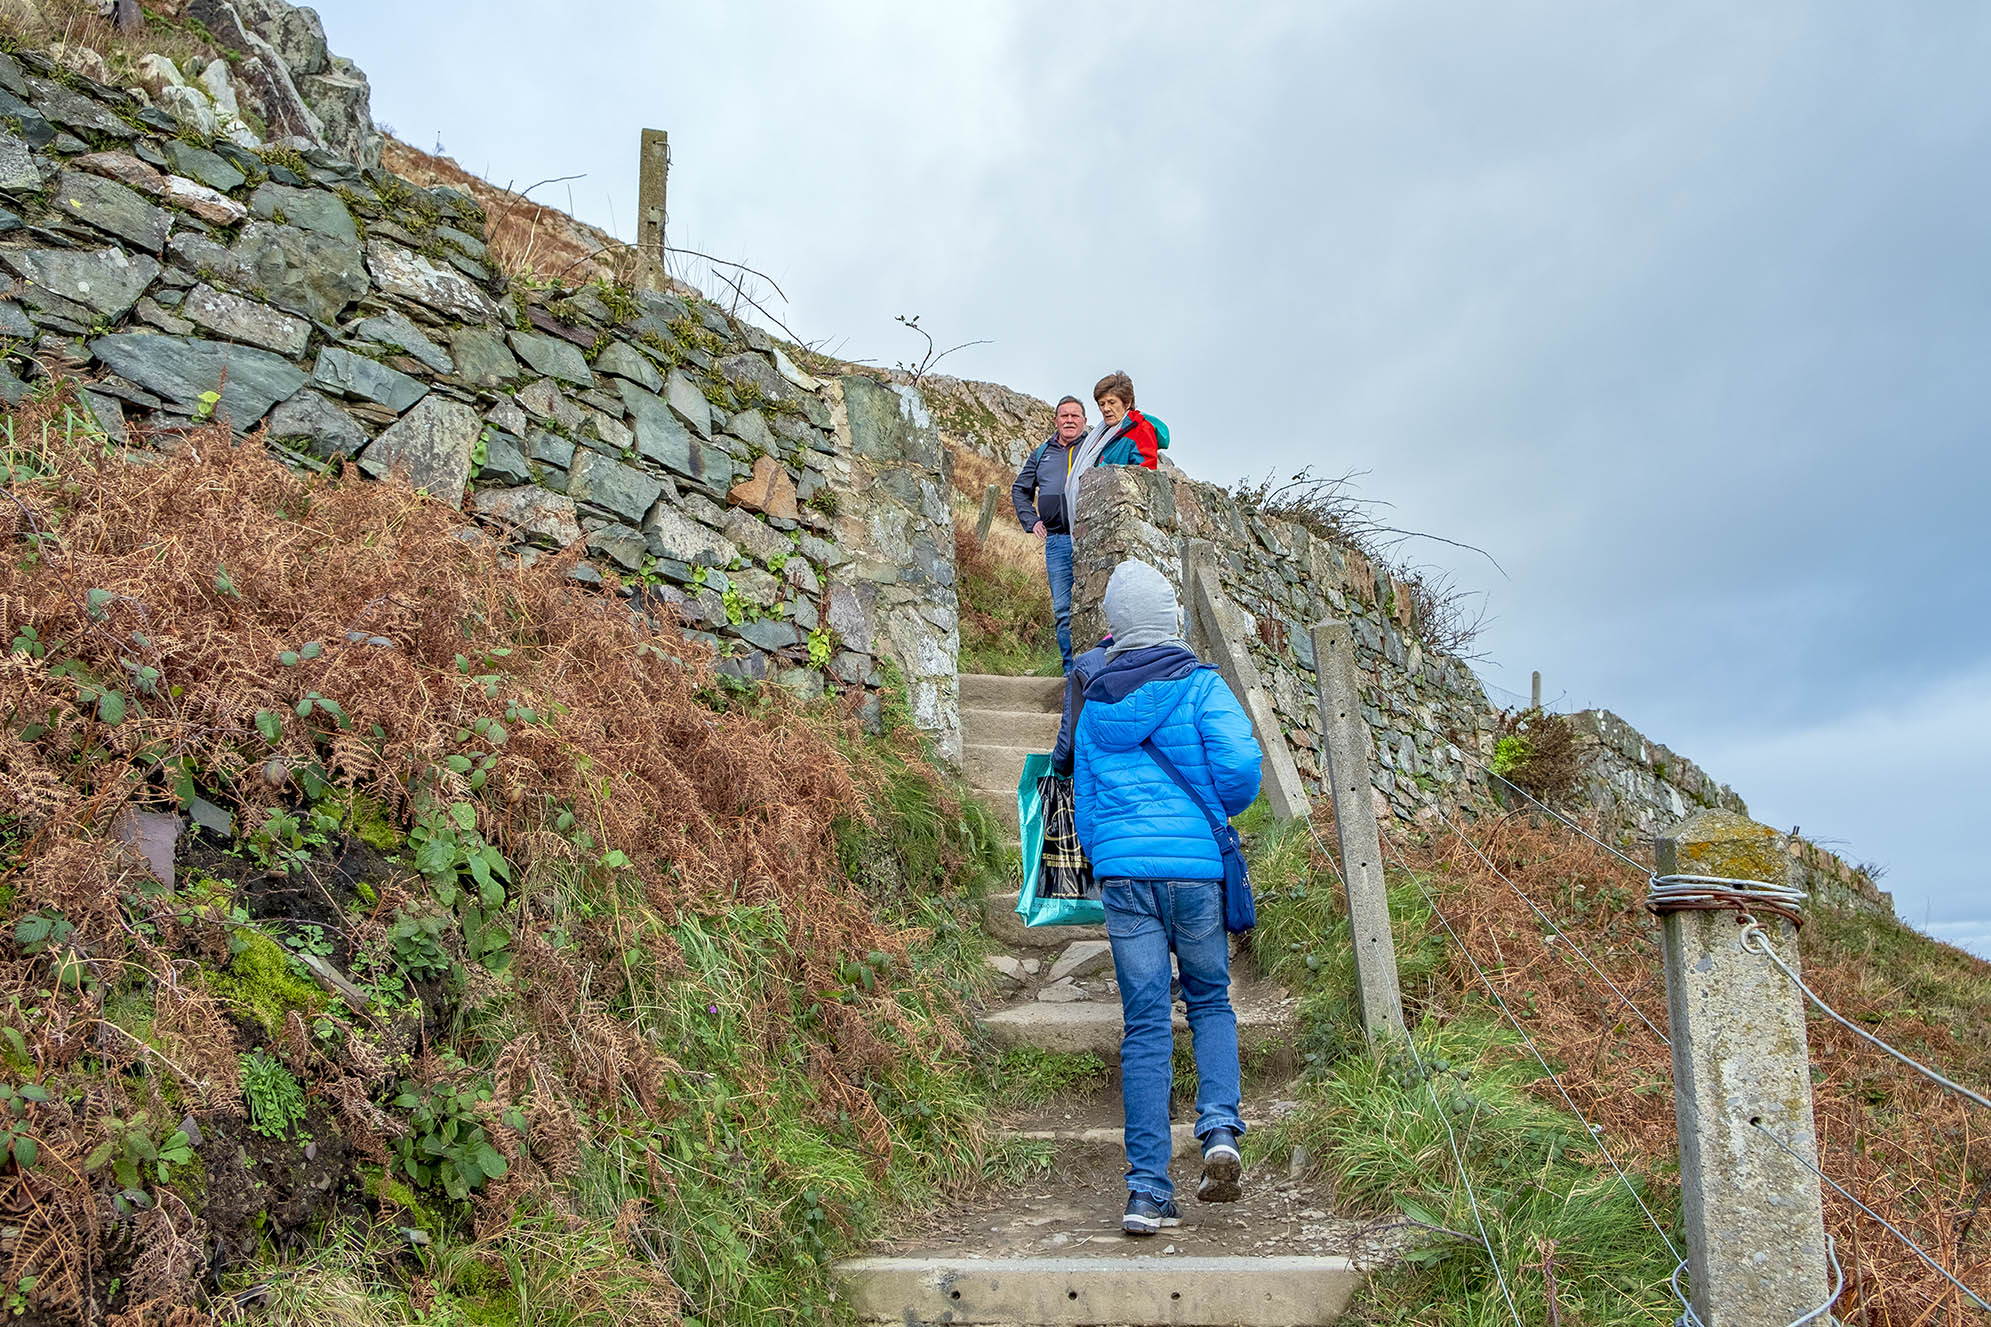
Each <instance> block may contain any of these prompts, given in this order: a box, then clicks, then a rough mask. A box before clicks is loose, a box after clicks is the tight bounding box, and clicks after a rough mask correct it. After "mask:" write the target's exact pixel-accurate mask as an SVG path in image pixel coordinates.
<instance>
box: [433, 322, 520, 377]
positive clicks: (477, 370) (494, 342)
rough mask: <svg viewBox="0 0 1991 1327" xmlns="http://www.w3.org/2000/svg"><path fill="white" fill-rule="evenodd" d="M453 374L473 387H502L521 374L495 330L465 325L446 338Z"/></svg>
mask: <svg viewBox="0 0 1991 1327" xmlns="http://www.w3.org/2000/svg"><path fill="white" fill-rule="evenodd" d="M449 354H450V358H451V359H453V360H455V361H456V376H457V377H458V378H460V379H462V380H463V381H464V382H467V383H469V384H471V385H472V386H474V387H502V386H503V385H504V384H506V383H508V382H510V381H512V380H513V379H514V378H517V377H519V376H520V375H521V374H523V373H524V370H523V369H521V368H520V367H519V362H518V360H516V359H514V358H513V357H512V352H511V351H510V350H508V349H506V348H505V343H504V341H503V340H502V339H501V338H500V337H499V336H498V334H497V333H496V332H493V331H489V330H487V329H485V328H482V327H465V328H461V329H459V330H458V331H456V332H455V333H453V334H452V335H451V336H450V338H449Z"/></svg>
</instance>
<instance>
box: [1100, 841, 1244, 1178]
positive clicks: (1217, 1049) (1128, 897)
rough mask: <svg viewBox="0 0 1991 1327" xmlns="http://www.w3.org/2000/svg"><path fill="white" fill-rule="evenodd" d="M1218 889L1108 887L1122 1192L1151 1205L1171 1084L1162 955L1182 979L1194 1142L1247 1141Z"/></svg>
mask: <svg viewBox="0 0 1991 1327" xmlns="http://www.w3.org/2000/svg"><path fill="white" fill-rule="evenodd" d="M1223 889H1224V886H1223V882H1222V881H1221V880H1106V881H1102V882H1101V886H1100V897H1101V900H1102V901H1103V902H1104V903H1105V905H1106V934H1107V937H1108V939H1110V940H1111V941H1112V944H1113V976H1114V978H1115V979H1116V980H1117V981H1118V982H1119V983H1120V1012H1121V1016H1122V1018H1123V1020H1124V1023H1125V1029H1124V1031H1123V1032H1122V1033H1121V1036H1120V1099H1121V1104H1122V1106H1123V1107H1124V1108H1125V1111H1126V1116H1127V1130H1126V1141H1127V1187H1128V1188H1129V1189H1133V1190H1137V1191H1139V1192H1141V1193H1145V1194H1149V1195H1151V1196H1153V1197H1155V1198H1157V1199H1165V1198H1168V1197H1170V1196H1172V1195H1173V1193H1174V1192H1175V1186H1174V1185H1172V1184H1170V1183H1169V1179H1168V1158H1169V1153H1170V1150H1171V1149H1170V1147H1169V1137H1168V1090H1169V1086H1170V1084H1171V1083H1172V1082H1173V1081H1174V1076H1175V1075H1174V1065H1173V1064H1172V1063H1171V1059H1172V1056H1173V1054H1174V1051H1175V1035H1174V1029H1172V1028H1171V1027H1170V1026H1169V1016H1170V1012H1171V1001H1170V998H1169V993H1168V981H1169V972H1168V955H1169V951H1170V950H1174V951H1175V961H1176V966H1177V967H1179V968H1180V969H1181V970H1182V999H1183V1002H1184V1003H1185V1004H1187V1005H1188V1006H1189V1034H1190V1037H1191V1039H1192V1040H1193V1042H1194V1045H1195V1050H1196V1137H1197V1138H1199V1139H1201V1138H1207V1137H1209V1135H1210V1133H1211V1131H1212V1130H1215V1129H1229V1130H1231V1131H1232V1132H1233V1133H1236V1134H1238V1135H1240V1136H1242V1135H1243V1133H1244V1117H1243V1115H1241V1114H1240V1113H1239V1105H1240V1103H1239V1098H1240V1097H1241V1096H1242V1095H1243V1088H1242V1087H1241V1085H1240V1083H1239V1079H1240V1076H1241V1075H1240V1071H1239V1068H1238V1054H1237V1015H1236V1014H1235V1013H1233V1012H1232V1011H1231V998H1230V984H1231V971H1230V965H1231V956H1230V941H1229V939H1228V937H1226V936H1225V934H1224V900H1223Z"/></svg>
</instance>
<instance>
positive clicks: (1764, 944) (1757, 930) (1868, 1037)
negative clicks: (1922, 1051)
mask: <svg viewBox="0 0 1991 1327" xmlns="http://www.w3.org/2000/svg"><path fill="white" fill-rule="evenodd" d="M1742 947H1743V948H1744V949H1746V950H1748V951H1749V952H1750V953H1752V954H1761V955H1762V956H1763V957H1764V958H1767V959H1769V960H1770V962H1772V963H1774V964H1776V965H1777V967H1778V968H1779V969H1781V970H1782V972H1783V974H1784V975H1785V976H1786V977H1789V978H1790V979H1791V981H1792V982H1793V983H1794V984H1795V985H1796V986H1797V988H1798V989H1799V990H1800V991H1803V992H1804V993H1805V995H1806V997H1807V998H1809V999H1810V1001H1811V1002H1812V1003H1813V1004H1815V1005H1817V1006H1818V1008H1819V1009H1820V1010H1821V1011H1822V1012H1823V1013H1824V1014H1825V1015H1826V1016H1827V1017H1829V1018H1831V1019H1832V1021H1833V1022H1835V1023H1837V1024H1838V1025H1839V1026H1840V1027H1842V1028H1845V1029H1846V1030H1847V1031H1848V1032H1851V1033H1853V1034H1854V1035H1855V1036H1857V1037H1859V1038H1861V1039H1862V1040H1864V1041H1866V1042H1869V1043H1871V1044H1872V1045H1874V1046H1876V1047H1878V1048H1879V1049H1881V1050H1883V1051H1886V1052H1887V1053H1888V1054H1889V1055H1892V1056H1893V1057H1894V1058H1895V1059H1897V1060H1899V1061H1901V1063H1903V1064H1905V1065H1907V1066H1908V1067H1909V1068H1910V1069H1913V1070H1914V1071H1915V1072H1917V1073H1919V1074H1921V1075H1922V1076H1923V1077H1924V1078H1927V1079H1928V1080H1929V1081H1931V1082H1933V1083H1936V1084H1937V1085H1939V1086H1941V1087H1945V1088H1948V1089H1949V1090H1950V1091H1952V1092H1954V1093H1956V1094H1957V1095H1958V1096H1960V1097H1963V1098H1965V1099H1967V1100H1970V1101H1974V1102H1976V1103H1977V1104H1978V1105H1980V1106H1982V1107H1984V1108H1985V1109H1986V1110H1991V1100H1986V1099H1985V1098H1984V1097H1983V1096H1981V1095H1979V1094H1978V1093H1976V1092H1973V1091H1971V1090H1970V1089H1969V1088H1967V1087H1965V1086H1964V1085H1963V1084H1961V1083H1958V1082H1955V1081H1953V1080H1951V1079H1948V1078H1945V1077H1943V1076H1942V1075H1941V1074H1939V1073H1937V1072H1936V1071H1935V1070H1934V1069H1931V1068H1930V1067H1929V1066H1928V1065H1926V1064H1923V1063H1922V1062H1921V1061H1920V1060H1917V1059H1914V1058H1912V1057H1911V1056H1908V1055H1906V1054H1903V1053H1902V1052H1901V1051H1898V1050H1896V1049H1894V1047H1892V1046H1890V1045H1888V1044H1887V1043H1886V1042H1884V1041H1882V1040H1881V1039H1880V1038H1879V1037H1876V1036H1875V1035H1874V1034H1873V1033H1871V1032H1868V1031H1867V1030H1866V1029H1864V1028H1861V1027H1857V1026H1855V1025H1854V1024H1852V1023H1850V1022H1848V1021H1847V1019H1846V1016H1845V1015H1844V1014H1841V1013H1840V1012H1839V1011H1838V1010H1837V1009H1834V1008H1833V1007H1832V1006H1831V1005H1829V1004H1827V1003H1825V1001H1824V1000H1823V999H1822V998H1820V996H1819V994H1818V992H1817V991H1814V990H1812V989H1811V987H1809V986H1807V985H1806V984H1805V981H1804V978H1802V977H1800V976H1798V975H1797V973H1796V972H1795V971H1793V970H1792V969H1791V966H1790V965H1789V964H1788V963H1786V962H1784V961H1783V960H1782V959H1780V958H1778V957H1777V952H1776V950H1774V949H1772V948H1771V947H1770V937H1769V936H1768V935H1767V934H1765V933H1764V931H1763V928H1762V927H1760V926H1750V927H1748V928H1746V929H1745V930H1744V931H1743V932H1742Z"/></svg>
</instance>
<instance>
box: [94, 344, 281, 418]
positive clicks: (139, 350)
mask: <svg viewBox="0 0 1991 1327" xmlns="http://www.w3.org/2000/svg"><path fill="white" fill-rule="evenodd" d="M90 353H91V354H92V355H93V356H95V357H96V359H97V361H98V362H99V363H101V364H103V365H105V366H106V367H108V368H109V369H110V370H111V371H112V372H113V373H116V374H118V375H119V376H120V377H123V378H129V379H130V380H131V381H132V382H134V383H137V384H138V385H139V386H140V387H143V388H144V389H145V390H146V391H148V392H152V393H155V394H156V395H158V396H160V397H163V398H164V399H166V400H168V401H171V402H173V403H174V404H176V405H178V406H179V407H180V408H181V409H183V410H185V411H186V412H187V413H189V414H192V413H194V412H195V411H197V410H198V409H200V407H201V400H200V396H201V393H202V392H212V391H219V392H220V393H221V402H220V404H219V405H218V406H217V407H216V408H215V412H214V413H215V415H216V416H217V417H218V418H225V419H226V420H227V421H228V422H229V424H230V425H231V426H232V427H234V428H235V429H236V430H237V431H238V432H246V431H247V430H248V429H250V428H252V427H254V426H255V424H256V422H257V421H258V420H260V419H261V418H262V417H263V416H264V415H266V414H268V413H269V410H270V407H271V406H273V405H275V404H276V403H277V402H278V401H282V400H286V399H288V398H289V397H290V396H292V395H293V394H295V393H296V391H297V390H298V388H300V387H302V386H304V384H305V382H306V381H307V379H306V378H305V376H304V372H303V370H301V369H299V368H298V367H297V366H296V365H295V364H292V363H291V362H290V361H289V360H287V359H284V358H283V357H282V356H280V355H273V354H271V353H270V352H269V351H267V350H257V349H256V348H254V347H253V346H238V345H234V344H232V343H230V342H227V341H205V340H200V339H198V338H194V337H176V336H158V335H154V334H152V333H148V332H115V333H113V334H111V335H110V336H103V337H98V338H97V339H96V340H95V341H92V342H91V343H90ZM224 372H225V373H226V375H227V382H226V383H225V384H224V383H223V381H222V376H223V373H224Z"/></svg>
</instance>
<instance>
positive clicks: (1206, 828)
mask: <svg viewBox="0 0 1991 1327" xmlns="http://www.w3.org/2000/svg"><path fill="white" fill-rule="evenodd" d="M1143 739H1152V740H1153V741H1154V744H1155V745H1156V746H1157V747H1160V748H1161V750H1162V752H1163V754H1165V755H1166V756H1167V757H1168V758H1169V760H1170V761H1172V762H1174V765H1175V767H1176V769H1178V770H1180V771H1181V772H1182V777H1183V778H1185V779H1187V780H1188V781H1189V784H1190V786H1191V787H1193V788H1195V789H1197V791H1198V792H1199V793H1200V794H1201V795H1202V796H1203V797H1204V798H1205V799H1207V800H1206V803H1205V804H1206V805H1210V806H1218V805H1221V806H1222V808H1223V812H1224V814H1225V815H1227V816H1234V815H1236V814H1237V813H1238V812H1240V811H1242V810H1244V809H1245V808H1246V807H1247V806H1250V805H1251V802H1252V799H1253V798H1255V797H1257V796H1258V770H1259V760H1260V753H1259V749H1258V739H1257V738H1256V737H1254V736H1253V735H1252V732H1251V720H1250V719H1248V718H1246V717H1245V713H1244V707H1243V706H1242V705H1239V704H1238V703H1237V697H1236V696H1233V695H1232V694H1231V689H1230V687H1229V686H1228V685H1227V684H1226V683H1225V682H1224V679H1223V678H1222V677H1220V676H1218V674H1217V671H1216V669H1214V668H1211V667H1209V666H1208V665H1207V664H1202V663H1199V662H1197V659H1196V656H1195V655H1193V654H1191V653H1190V652H1189V651H1188V650H1186V649H1183V648H1182V647H1181V646H1179V645H1156V646H1153V647H1151V648H1149V649H1145V650H1130V651H1128V652H1127V653H1125V654H1123V655H1121V656H1119V657H1118V658H1116V659H1111V660H1108V661H1107V663H1106V666H1105V667H1104V668H1103V669H1101V670H1100V672H1099V673H1098V674H1097V675H1096V676H1095V677H1094V678H1093V679H1092V681H1091V682H1090V683H1089V684H1087V686H1086V689H1085V709H1084V711H1083V712H1082V713H1081V714H1080V716H1079V721H1078V734H1077V743H1076V745H1077V748H1078V753H1077V754H1078V760H1077V767H1076V769H1075V771H1074V778H1073V789H1074V791H1075V792H1076V794H1077V802H1078V838H1079V843H1080V844H1081V845H1082V846H1083V847H1084V848H1085V852H1086V856H1087V857H1089V858H1091V859H1092V873H1093V875H1094V876H1095V877H1098V878H1100V879H1117V878H1120V877H1126V878H1129V879H1135V880H1221V879H1222V878H1223V874H1224V864H1223V858H1222V856H1220V855H1219V854H1218V852H1217V843H1216V839H1215V838H1214V836H1212V834H1211V833H1210V821H1209V818H1208V817H1206V816H1205V815H1204V814H1203V812H1202V811H1200V810H1198V809H1197V808H1196V807H1195V806H1194V805H1192V804H1191V803H1190V801H1189V799H1188V798H1187V797H1185V796H1184V795H1183V793H1182V790H1181V789H1180V788H1178V787H1176V786H1175V784H1174V782H1173V781H1171V780H1170V779H1169V777H1168V775H1166V774H1164V773H1162V770H1161V766H1159V765H1157V764H1155V762H1154V759H1153V758H1152V757H1151V756H1149V755H1148V753H1147V752H1145V751H1143V750H1142V749H1141V742H1142V741H1143Z"/></svg>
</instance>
